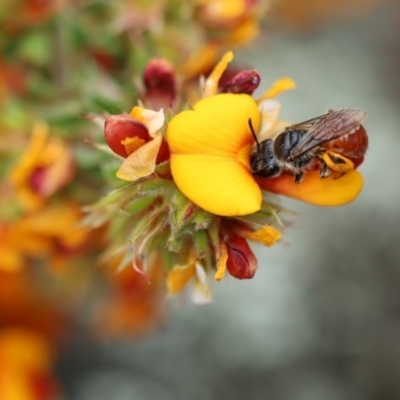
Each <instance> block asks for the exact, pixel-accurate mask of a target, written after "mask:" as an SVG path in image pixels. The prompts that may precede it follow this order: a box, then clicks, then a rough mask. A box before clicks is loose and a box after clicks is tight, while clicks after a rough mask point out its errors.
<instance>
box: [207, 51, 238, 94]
mask: <svg viewBox="0 0 400 400" xmlns="http://www.w3.org/2000/svg"><path fill="white" fill-rule="evenodd" d="M232 60H233V53H232V52H231V51H229V52H228V53H225V54H224V55H223V56H222V59H221V61H220V62H219V63H218V64H217V65H216V66H215V68H214V69H213V70H212V72H211V74H210V75H209V77H208V78H207V80H206V83H205V85H204V91H203V98H206V97H210V96H214V95H215V94H216V93H217V91H218V82H219V80H220V78H221V76H222V74H223V73H224V72H225V70H226V68H227V66H228V64H229V63H230V62H231V61H232Z"/></svg>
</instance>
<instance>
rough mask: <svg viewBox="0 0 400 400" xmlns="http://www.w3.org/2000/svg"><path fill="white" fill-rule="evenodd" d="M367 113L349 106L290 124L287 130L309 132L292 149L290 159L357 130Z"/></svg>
mask: <svg viewBox="0 0 400 400" xmlns="http://www.w3.org/2000/svg"><path fill="white" fill-rule="evenodd" d="M365 115H366V113H365V112H364V111H361V110H353V109H350V108H347V109H343V110H338V111H328V112H327V113H326V114H324V115H321V116H319V117H316V118H313V119H310V120H308V121H305V122H302V123H300V124H296V125H292V126H289V127H288V128H286V129H287V130H302V131H306V132H307V133H306V134H305V135H304V136H303V137H302V138H301V140H300V141H299V143H298V144H297V145H296V146H295V147H294V148H293V149H292V151H291V152H290V155H289V157H288V159H289V160H293V159H295V158H296V157H298V156H300V155H301V154H303V153H306V152H307V151H309V150H311V149H312V148H313V147H315V146H319V145H321V144H322V143H325V142H329V141H330V140H334V139H338V138H340V137H342V136H344V135H347V134H350V133H353V132H355V131H356V130H357V129H358V127H359V125H360V123H361V121H362V120H363V118H364V117H365ZM352 131H353V132H352Z"/></svg>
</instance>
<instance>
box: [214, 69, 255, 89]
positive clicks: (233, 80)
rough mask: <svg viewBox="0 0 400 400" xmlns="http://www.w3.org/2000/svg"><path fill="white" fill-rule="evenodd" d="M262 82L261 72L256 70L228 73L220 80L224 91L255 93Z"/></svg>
mask: <svg viewBox="0 0 400 400" xmlns="http://www.w3.org/2000/svg"><path fill="white" fill-rule="evenodd" d="M260 82H261V77H260V74H259V73H258V72H257V71H256V70H246V71H240V72H238V73H236V74H234V75H232V74H228V75H227V76H226V77H223V79H221V82H220V85H219V86H220V91H221V92H222V93H234V94H238V93H243V94H249V95H251V94H253V92H254V91H255V90H256V89H257V88H258V86H259V85H260Z"/></svg>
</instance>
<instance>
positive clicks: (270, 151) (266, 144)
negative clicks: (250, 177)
mask: <svg viewBox="0 0 400 400" xmlns="http://www.w3.org/2000/svg"><path fill="white" fill-rule="evenodd" d="M250 165H251V171H252V173H253V174H254V175H258V176H263V177H265V178H272V177H274V176H279V175H280V174H281V171H282V168H281V166H280V165H279V163H278V161H277V159H276V157H275V153H274V141H273V140H272V139H267V140H264V141H263V142H261V143H259V145H258V146H257V151H256V152H254V153H253V154H252V156H251V160H250Z"/></svg>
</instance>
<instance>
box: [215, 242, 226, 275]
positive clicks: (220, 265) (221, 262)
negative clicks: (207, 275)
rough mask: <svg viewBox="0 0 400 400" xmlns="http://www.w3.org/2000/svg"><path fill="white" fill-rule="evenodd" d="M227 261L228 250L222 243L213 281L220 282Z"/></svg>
mask: <svg viewBox="0 0 400 400" xmlns="http://www.w3.org/2000/svg"><path fill="white" fill-rule="evenodd" d="M227 260H228V248H227V247H226V244H225V243H224V242H221V245H220V256H219V258H218V260H217V271H216V272H215V275H214V279H215V280H216V281H220V280H221V279H222V278H223V277H224V276H225V272H226V262H227Z"/></svg>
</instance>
